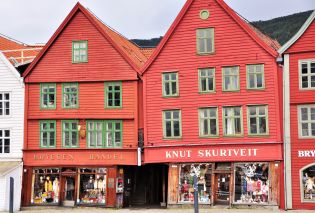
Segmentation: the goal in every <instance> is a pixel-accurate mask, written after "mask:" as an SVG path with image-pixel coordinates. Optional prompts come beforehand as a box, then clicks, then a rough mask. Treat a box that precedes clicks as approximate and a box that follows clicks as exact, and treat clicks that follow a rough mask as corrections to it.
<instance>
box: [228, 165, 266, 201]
mask: <svg viewBox="0 0 315 213" xmlns="http://www.w3.org/2000/svg"><path fill="white" fill-rule="evenodd" d="M234 171H235V186H234V187H235V196H234V198H235V200H234V202H235V203H245V204H267V203H268V200H269V164H268V163H242V164H241V163H239V164H235V169H234Z"/></svg>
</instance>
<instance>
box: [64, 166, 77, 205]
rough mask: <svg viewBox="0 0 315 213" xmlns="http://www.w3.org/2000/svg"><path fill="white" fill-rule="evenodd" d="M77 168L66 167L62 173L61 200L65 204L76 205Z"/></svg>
mask: <svg viewBox="0 0 315 213" xmlns="http://www.w3.org/2000/svg"><path fill="white" fill-rule="evenodd" d="M76 176H77V175H76V170H75V169H66V170H65V171H62V173H61V202H62V205H63V206H74V204H75V198H76V190H75V186H76V181H75V179H76Z"/></svg>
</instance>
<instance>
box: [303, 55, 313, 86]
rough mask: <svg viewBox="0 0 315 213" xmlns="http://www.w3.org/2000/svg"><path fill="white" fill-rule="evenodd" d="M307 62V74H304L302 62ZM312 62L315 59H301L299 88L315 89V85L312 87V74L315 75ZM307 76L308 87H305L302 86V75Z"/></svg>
mask: <svg viewBox="0 0 315 213" xmlns="http://www.w3.org/2000/svg"><path fill="white" fill-rule="evenodd" d="M303 63H307V74H302V64H303ZM311 63H315V59H303V60H299V89H300V90H315V87H311V86H310V85H311V76H315V73H314V74H313V75H312V74H311ZM303 76H307V77H308V78H307V80H308V87H307V88H303V87H302V77H303Z"/></svg>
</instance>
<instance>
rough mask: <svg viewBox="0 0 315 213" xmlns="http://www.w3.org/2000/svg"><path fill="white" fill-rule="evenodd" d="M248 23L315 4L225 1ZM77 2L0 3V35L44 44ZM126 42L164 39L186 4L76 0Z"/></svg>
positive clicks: (310, 0) (180, 0)
mask: <svg viewBox="0 0 315 213" xmlns="http://www.w3.org/2000/svg"><path fill="white" fill-rule="evenodd" d="M225 1H226V3H227V4H228V5H230V7H232V9H234V10H235V11H237V12H238V13H239V14H241V15H242V16H243V17H245V18H246V19H248V20H250V21H257V20H268V19H271V18H275V17H279V16H284V15H288V14H292V13H296V12H302V11H306V10H312V9H315V0H225ZM76 2H77V0H0V33H2V34H4V35H7V36H10V37H12V38H14V39H17V40H19V41H22V42H24V43H28V44H33V43H44V42H47V41H48V39H49V38H50V37H51V36H52V34H53V33H54V32H55V30H56V29H57V28H58V26H59V25H60V24H61V22H62V21H63V20H64V18H65V17H66V16H67V14H68V13H69V12H70V10H71V9H72V8H73V7H74V5H75V4H76ZM80 2H81V3H82V4H83V5H84V6H85V7H87V8H89V9H91V10H92V11H93V12H94V13H95V14H96V15H97V16H98V17H99V18H101V19H102V20H103V21H104V22H105V23H106V24H108V25H110V26H111V27H113V28H114V29H116V30H117V31H119V32H120V33H122V34H123V35H125V36H126V37H127V38H152V37H158V36H161V35H164V34H165V32H166V31H167V29H168V28H169V26H170V25H171V23H172V22H173V21H174V19H175V17H176V16H177V14H178V12H179V11H180V9H181V8H182V6H183V5H184V3H185V2H186V0H80Z"/></svg>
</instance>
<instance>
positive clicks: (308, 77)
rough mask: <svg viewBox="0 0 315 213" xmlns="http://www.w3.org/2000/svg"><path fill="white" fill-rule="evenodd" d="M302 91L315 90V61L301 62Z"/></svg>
mask: <svg viewBox="0 0 315 213" xmlns="http://www.w3.org/2000/svg"><path fill="white" fill-rule="evenodd" d="M299 67H300V89H315V59H313V60H307V61H299Z"/></svg>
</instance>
